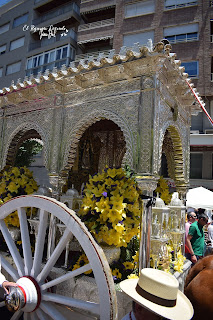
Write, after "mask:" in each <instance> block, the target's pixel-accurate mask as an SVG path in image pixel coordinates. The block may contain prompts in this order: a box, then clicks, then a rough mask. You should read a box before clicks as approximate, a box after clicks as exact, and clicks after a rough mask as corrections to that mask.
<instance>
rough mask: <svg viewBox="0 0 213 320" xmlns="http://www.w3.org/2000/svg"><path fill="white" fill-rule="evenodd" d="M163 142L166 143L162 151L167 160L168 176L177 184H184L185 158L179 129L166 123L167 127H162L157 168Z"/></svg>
mask: <svg viewBox="0 0 213 320" xmlns="http://www.w3.org/2000/svg"><path fill="white" fill-rule="evenodd" d="M164 141H166V142H167V146H165V148H164V151H165V154H166V158H167V163H168V172H169V175H170V177H171V178H172V179H174V180H175V182H176V183H177V184H182V183H184V182H185V158H184V154H183V143H182V139H181V134H180V132H179V128H178V127H176V126H174V124H172V123H167V125H165V126H164V129H163V131H162V134H161V138H160V146H159V150H160V151H161V152H160V157H159V168H160V166H161V157H162V151H163V143H164Z"/></svg>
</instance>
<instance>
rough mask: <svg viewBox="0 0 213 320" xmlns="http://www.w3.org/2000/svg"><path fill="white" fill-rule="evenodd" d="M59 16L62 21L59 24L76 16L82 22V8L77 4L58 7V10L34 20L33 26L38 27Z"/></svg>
mask: <svg viewBox="0 0 213 320" xmlns="http://www.w3.org/2000/svg"><path fill="white" fill-rule="evenodd" d="M62 15H64V18H63V19H62V17H61V16H62ZM59 16H60V19H59V21H58V22H60V21H63V20H66V19H69V18H71V17H72V16H75V17H76V19H78V20H79V21H80V8H79V6H78V5H77V4H76V3H75V2H73V3H68V4H65V5H62V6H59V7H57V9H53V10H50V11H48V12H46V13H44V14H42V15H41V16H40V17H38V18H36V19H34V20H33V21H32V24H33V25H36V26H38V25H40V24H42V23H44V22H46V21H48V20H52V19H54V18H57V17H59ZM77 17H78V18H77ZM52 24H54V23H52Z"/></svg>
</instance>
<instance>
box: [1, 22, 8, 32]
mask: <svg viewBox="0 0 213 320" xmlns="http://www.w3.org/2000/svg"><path fill="white" fill-rule="evenodd" d="M9 27H10V24H9V23H7V24H4V25H3V26H1V27H0V34H2V33H4V32H6V31H8V30H9Z"/></svg>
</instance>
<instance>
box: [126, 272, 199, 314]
mask: <svg viewBox="0 0 213 320" xmlns="http://www.w3.org/2000/svg"><path fill="white" fill-rule="evenodd" d="M120 288H121V290H122V291H123V292H124V293H126V294H127V295H128V296H130V297H131V298H132V299H133V300H134V301H136V303H135V304H134V309H133V312H134V314H135V317H136V319H137V320H141V319H146V320H161V319H170V320H190V319H191V318H192V316H193V308H192V305H191V303H190V301H189V300H188V299H187V297H186V296H185V295H184V294H183V293H182V292H180V290H179V283H178V281H177V279H176V278H175V277H174V276H172V275H171V274H168V273H166V272H164V271H161V270H158V269H152V268H144V269H142V270H141V272H140V276H139V279H127V280H124V281H122V282H120Z"/></svg>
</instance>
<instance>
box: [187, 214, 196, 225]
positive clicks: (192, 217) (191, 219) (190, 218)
mask: <svg viewBox="0 0 213 320" xmlns="http://www.w3.org/2000/svg"><path fill="white" fill-rule="evenodd" d="M187 219H188V222H190V223H193V222H195V221H196V219H197V214H196V213H195V212H193V211H192V212H188V213H187Z"/></svg>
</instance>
